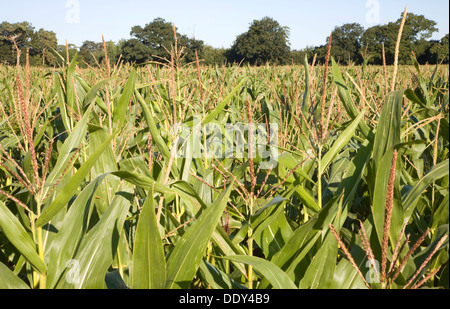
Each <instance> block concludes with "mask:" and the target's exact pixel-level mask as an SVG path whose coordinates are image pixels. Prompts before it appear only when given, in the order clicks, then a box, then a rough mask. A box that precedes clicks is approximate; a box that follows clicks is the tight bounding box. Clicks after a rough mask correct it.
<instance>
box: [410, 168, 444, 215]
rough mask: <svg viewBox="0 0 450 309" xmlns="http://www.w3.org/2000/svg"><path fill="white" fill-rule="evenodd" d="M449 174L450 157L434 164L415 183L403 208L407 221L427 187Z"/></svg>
mask: <svg viewBox="0 0 450 309" xmlns="http://www.w3.org/2000/svg"><path fill="white" fill-rule="evenodd" d="M448 174H449V159H447V160H445V161H443V162H441V163H439V164H436V165H435V166H433V168H432V169H431V170H430V171H429V172H428V173H427V174H426V175H425V176H423V178H422V179H420V180H419V181H418V182H417V183H416V184H415V185H414V187H413V188H412V189H411V190H410V191H409V192H408V194H407V195H406V197H405V199H404V201H403V209H404V211H405V215H404V217H405V221H406V220H409V218H410V217H411V215H412V213H413V211H414V209H415V208H416V206H417V202H418V201H419V199H420V197H421V195H422V194H423V192H424V191H425V190H426V188H427V187H428V186H429V185H430V184H432V183H433V181H436V180H438V179H440V178H442V177H444V176H446V175H448ZM447 209H448V204H447ZM447 213H448V210H447Z"/></svg>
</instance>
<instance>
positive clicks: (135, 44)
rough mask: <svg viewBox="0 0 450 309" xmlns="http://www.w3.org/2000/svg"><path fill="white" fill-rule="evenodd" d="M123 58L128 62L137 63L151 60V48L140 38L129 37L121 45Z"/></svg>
mask: <svg viewBox="0 0 450 309" xmlns="http://www.w3.org/2000/svg"><path fill="white" fill-rule="evenodd" d="M120 49H121V54H122V59H123V60H124V61H126V62H132V63H133V62H136V63H137V64H140V63H144V62H147V61H150V60H151V59H152V56H151V53H150V50H149V49H148V48H147V46H145V45H144V44H143V43H142V42H141V41H139V40H138V39H129V40H127V41H125V42H124V43H123V44H122V46H121V47H120Z"/></svg>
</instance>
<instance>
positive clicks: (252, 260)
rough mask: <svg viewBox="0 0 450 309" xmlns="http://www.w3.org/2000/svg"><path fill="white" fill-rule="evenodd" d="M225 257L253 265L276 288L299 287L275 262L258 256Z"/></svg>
mask: <svg viewBox="0 0 450 309" xmlns="http://www.w3.org/2000/svg"><path fill="white" fill-rule="evenodd" d="M223 258H224V259H227V260H230V261H235V262H240V263H245V264H248V265H252V266H253V267H254V268H255V269H256V271H257V272H259V273H260V274H261V275H262V276H263V277H264V278H265V279H267V280H268V281H269V282H270V284H271V285H272V286H273V287H274V288H275V289H297V286H296V285H295V284H294V282H292V280H291V278H289V276H288V275H287V274H286V273H285V272H284V271H283V270H282V269H281V268H279V267H278V266H277V265H275V264H274V263H272V262H270V261H267V260H264V259H262V258H259V257H256V256H248V255H234V256H225V257H223Z"/></svg>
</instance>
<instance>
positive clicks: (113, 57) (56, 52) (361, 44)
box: [0, 13, 449, 67]
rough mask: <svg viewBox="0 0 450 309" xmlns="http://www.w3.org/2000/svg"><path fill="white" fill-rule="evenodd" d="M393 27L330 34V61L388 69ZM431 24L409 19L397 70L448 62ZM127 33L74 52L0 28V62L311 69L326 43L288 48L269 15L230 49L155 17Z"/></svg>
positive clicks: (25, 29) (20, 26)
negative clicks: (301, 66)
mask: <svg viewBox="0 0 450 309" xmlns="http://www.w3.org/2000/svg"><path fill="white" fill-rule="evenodd" d="M400 22H401V18H399V19H398V20H396V21H395V22H390V23H388V24H385V25H376V26H373V27H370V28H368V29H364V28H363V27H362V26H361V25H360V24H358V23H347V24H344V25H342V26H337V27H335V28H334V29H333V31H332V32H331V36H332V41H331V42H332V43H331V56H333V57H334V58H335V59H336V60H337V61H339V62H340V63H341V64H343V65H349V64H362V63H367V64H375V65H381V64H383V50H384V56H385V61H386V63H387V64H388V65H390V64H392V63H393V59H394V52H395V44H396V41H397V34H398V29H399V26H400ZM436 25H437V23H436V22H435V21H432V20H429V19H427V18H425V17H424V16H423V15H416V14H413V13H409V14H408V16H407V19H406V22H405V25H404V28H403V35H402V40H401V44H400V51H399V63H400V64H409V61H410V55H411V53H414V55H415V57H416V59H417V60H418V61H419V63H421V64H426V63H428V64H437V63H444V64H448V63H449V35H448V34H446V35H445V36H444V37H443V38H441V39H440V40H432V39H431V37H432V35H433V33H435V32H437V31H438V29H437V28H436ZM130 35H131V38H130V39H128V40H125V39H122V40H120V41H119V42H117V43H115V42H112V41H106V42H105V41H102V42H94V41H89V40H87V41H84V42H83V43H82V45H81V46H75V45H73V44H66V45H58V42H57V39H56V33H55V32H53V31H48V30H45V29H42V28H41V29H39V30H35V28H34V27H33V26H32V25H31V24H30V23H29V22H21V23H8V22H2V23H1V24H0V64H6V65H14V64H16V63H17V61H20V62H21V63H24V62H25V59H26V57H24V56H22V55H25V54H27V56H28V59H29V62H30V64H31V65H35V66H58V65H60V64H61V61H63V59H64V56H66V54H69V55H68V56H69V57H73V56H74V54H75V53H77V54H78V57H79V58H78V59H79V61H80V65H81V66H85V67H89V66H92V67H95V66H96V65H98V64H99V63H102V62H103V61H104V60H105V58H106V56H107V58H108V59H109V60H110V61H111V62H112V63H115V62H117V61H118V60H122V61H124V62H129V63H136V64H142V63H147V62H158V63H167V62H171V61H173V58H174V57H175V58H177V59H176V61H177V63H178V64H180V63H181V64H185V63H190V62H194V61H197V59H200V60H201V61H202V63H203V64H206V65H222V64H225V63H228V64H233V63H245V64H247V63H248V64H250V65H264V64H266V63H271V64H277V65H285V64H303V62H304V59H305V57H307V58H308V60H309V61H312V58H313V57H315V58H316V61H317V62H318V63H323V62H324V61H325V55H326V50H327V43H328V41H329V37H327V38H326V39H324V44H323V45H320V46H308V47H306V48H304V49H302V50H293V49H291V48H290V43H289V36H290V29H289V28H288V27H285V26H282V25H280V24H279V23H278V22H277V21H276V20H274V19H273V18H270V17H264V18H262V19H261V20H254V21H253V22H252V23H251V24H250V26H249V29H248V31H247V32H245V33H242V34H240V35H238V36H237V37H236V40H235V41H234V42H233V44H232V46H230V47H229V48H214V47H212V46H210V45H208V44H206V43H205V42H204V41H202V40H197V39H195V38H190V37H188V36H187V35H184V34H180V33H179V32H178V30H177V28H176V27H175V26H174V25H173V24H172V23H171V22H168V21H166V20H164V19H163V18H156V19H154V20H153V21H152V22H150V23H148V24H146V25H145V26H143V27H142V26H139V25H137V26H134V27H132V29H131V31H130ZM175 46H176V49H175ZM105 47H106V50H107V53H106V55H105ZM175 51H176V52H175ZM171 53H172V54H171ZM171 57H172V58H171Z"/></svg>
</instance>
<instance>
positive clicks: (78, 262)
mask: <svg viewBox="0 0 450 309" xmlns="http://www.w3.org/2000/svg"><path fill="white" fill-rule="evenodd" d="M132 196H133V187H132V186H131V185H130V184H127V183H123V184H122V186H121V187H120V188H118V191H117V192H116V194H115V196H114V199H113V201H112V203H111V205H110V206H109V207H108V209H107V210H106V212H105V213H104V214H103V216H102V217H101V218H100V220H99V221H98V222H97V224H96V225H95V226H94V227H93V228H92V229H91V230H90V231H89V232H88V233H87V234H86V236H85V237H84V238H83V240H82V242H81V244H80V247H79V250H78V251H77V254H76V255H75V257H74V258H73V259H72V261H73V263H74V266H73V267H74V269H72V268H70V269H67V270H66V271H65V272H64V273H63V278H65V280H64V281H62V282H60V284H58V286H57V288H63V289H68V288H75V289H100V288H104V287H105V275H106V272H107V271H108V268H109V267H110V266H111V264H112V262H113V260H114V256H115V255H116V252H117V246H118V244H119V238H120V235H121V233H122V230H123V223H124V221H125V218H126V216H127V213H128V210H129V207H130V200H132ZM71 275H73V276H71ZM68 278H70V280H68Z"/></svg>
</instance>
